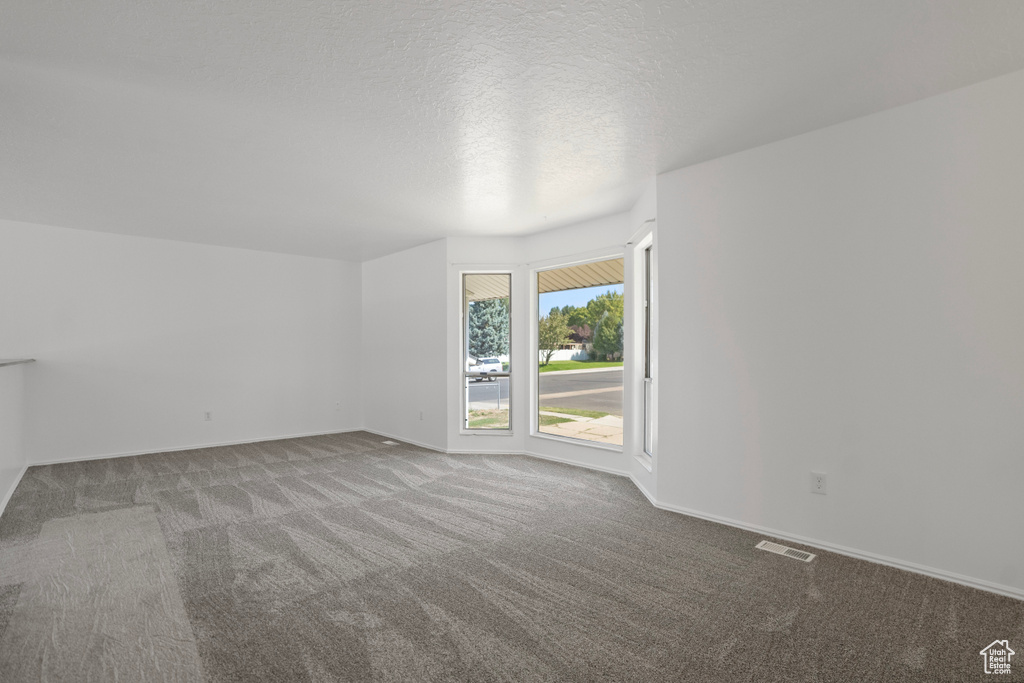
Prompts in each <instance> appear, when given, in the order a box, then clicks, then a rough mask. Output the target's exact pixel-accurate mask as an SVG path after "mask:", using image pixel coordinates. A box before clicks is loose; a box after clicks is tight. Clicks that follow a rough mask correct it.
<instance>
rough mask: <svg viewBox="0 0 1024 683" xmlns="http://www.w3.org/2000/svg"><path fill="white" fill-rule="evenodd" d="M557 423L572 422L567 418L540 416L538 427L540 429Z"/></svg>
mask: <svg viewBox="0 0 1024 683" xmlns="http://www.w3.org/2000/svg"><path fill="white" fill-rule="evenodd" d="M559 422H572V420H570V419H569V418H567V417H557V416H555V415H541V416H540V426H541V427H547V426H549V425H556V424H558V423H559Z"/></svg>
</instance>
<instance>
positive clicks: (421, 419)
mask: <svg viewBox="0 0 1024 683" xmlns="http://www.w3.org/2000/svg"><path fill="white" fill-rule="evenodd" d="M422 421H423V411H422V410H421V411H420V422H422Z"/></svg>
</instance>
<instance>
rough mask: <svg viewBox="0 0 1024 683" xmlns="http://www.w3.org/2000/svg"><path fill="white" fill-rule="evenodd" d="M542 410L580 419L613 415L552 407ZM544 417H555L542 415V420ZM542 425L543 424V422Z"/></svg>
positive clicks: (544, 407)
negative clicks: (575, 416) (577, 416)
mask: <svg viewBox="0 0 1024 683" xmlns="http://www.w3.org/2000/svg"><path fill="white" fill-rule="evenodd" d="M540 409H541V411H543V412H548V413H562V414H563V415H579V416H580V417H604V416H605V415H610V414H611V413H602V412H601V411H599V410H578V409H576V408H552V407H551V406H541V407H540ZM544 417H553V416H546V415H541V418H544ZM557 419H560V420H561V421H565V420H566V419H568V418H557ZM541 424H543V422H542V423H541ZM552 424H554V423H552Z"/></svg>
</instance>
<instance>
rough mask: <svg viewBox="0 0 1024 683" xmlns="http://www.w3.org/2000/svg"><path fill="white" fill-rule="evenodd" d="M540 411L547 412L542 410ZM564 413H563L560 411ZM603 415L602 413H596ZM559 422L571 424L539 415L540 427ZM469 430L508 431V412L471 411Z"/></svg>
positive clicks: (560, 419) (562, 418)
mask: <svg viewBox="0 0 1024 683" xmlns="http://www.w3.org/2000/svg"><path fill="white" fill-rule="evenodd" d="M542 410H547V409H546V408H543V409H542ZM561 412H565V411H561ZM567 414H568V415H575V414H576V413H567ZM598 414H599V415H603V414H604V413H598ZM559 422H572V420H571V419H569V418H567V417H557V416H555V415H541V416H540V426H541V427H547V426H548V425H556V424H558V423H559ZM469 428H470V429H508V411H507V410H471V411H469Z"/></svg>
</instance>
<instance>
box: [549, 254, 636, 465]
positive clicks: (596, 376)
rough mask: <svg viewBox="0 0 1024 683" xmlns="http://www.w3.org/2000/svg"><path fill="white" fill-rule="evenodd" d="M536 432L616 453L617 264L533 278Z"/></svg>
mask: <svg viewBox="0 0 1024 683" xmlns="http://www.w3.org/2000/svg"><path fill="white" fill-rule="evenodd" d="M537 294H538V301H537V304H538V308H537V310H538V313H539V321H538V324H537V330H538V334H537V352H538V364H537V372H538V376H537V394H538V395H537V431H538V432H539V433H541V434H548V435H551V436H561V437H565V438H570V439H580V440H583V441H590V442H594V443H602V444H609V445H617V446H621V445H622V422H623V420H622V361H623V358H622V355H623V317H624V313H625V311H624V298H623V259H621V258H614V259H607V260H604V261H593V262H590V263H583V264H579V265H574V266H568V267H564V268H552V269H550V270H542V271H540V272H538V273H537Z"/></svg>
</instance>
